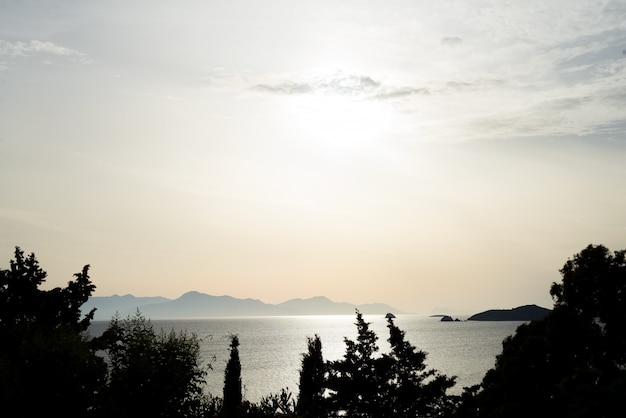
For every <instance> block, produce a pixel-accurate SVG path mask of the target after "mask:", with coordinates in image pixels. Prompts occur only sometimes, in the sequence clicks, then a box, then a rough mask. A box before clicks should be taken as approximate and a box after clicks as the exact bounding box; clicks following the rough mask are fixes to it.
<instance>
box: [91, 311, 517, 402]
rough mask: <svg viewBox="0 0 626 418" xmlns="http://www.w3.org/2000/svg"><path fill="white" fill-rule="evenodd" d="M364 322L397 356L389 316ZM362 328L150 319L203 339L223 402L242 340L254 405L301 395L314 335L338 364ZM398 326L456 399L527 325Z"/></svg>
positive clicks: (415, 322) (295, 319) (291, 319)
mask: <svg viewBox="0 0 626 418" xmlns="http://www.w3.org/2000/svg"><path fill="white" fill-rule="evenodd" d="M363 319H364V320H365V321H366V322H369V323H370V329H372V330H373V331H374V332H375V333H376V335H377V336H378V347H379V354H382V353H386V352H389V343H388V342H387V338H388V336H389V331H388V329H387V326H386V325H387V320H386V319H385V317H384V315H363ZM355 322H356V316H355V315H328V316H324V315H315V316H276V317H228V318H207V319H188V320H182V319H175V320H174V319H172V320H163V319H158V320H156V319H155V320H152V319H151V320H150V323H151V325H152V326H153V328H154V330H155V331H157V332H160V331H161V330H163V331H164V332H166V333H169V332H170V331H171V330H174V331H176V332H179V331H186V332H187V333H188V334H192V333H193V334H195V335H196V336H197V337H198V338H199V339H200V340H201V353H200V355H201V359H202V362H203V366H210V369H209V371H208V374H207V376H206V379H207V385H206V386H207V387H206V392H207V393H209V394H211V395H214V396H220V397H221V396H222V390H223V384H224V383H223V382H224V369H225V367H226V362H227V361H228V358H229V355H230V352H229V344H230V336H231V335H237V336H238V338H239V342H240V346H239V356H240V361H241V379H242V386H243V395H244V399H246V400H249V401H251V402H258V401H260V400H261V399H262V398H263V397H265V396H268V395H270V394H278V393H279V392H280V391H281V389H286V390H288V391H290V392H292V394H293V396H294V398H295V397H297V393H298V378H299V372H300V366H301V360H302V355H303V354H304V353H305V352H306V350H307V337H313V336H315V335H319V336H320V339H321V341H322V354H323V357H324V359H325V360H338V359H341V358H342V356H343V355H344V354H345V348H346V345H345V338H348V339H351V340H355V339H356V335H357V331H356V326H355V324H354V323H355ZM394 323H395V324H396V325H397V326H398V327H399V328H400V329H401V330H403V331H404V332H405V334H406V335H405V339H406V340H407V341H409V342H410V343H411V344H412V345H413V346H415V347H416V348H417V349H418V350H421V351H424V352H426V353H427V357H426V362H425V363H426V367H427V369H435V370H437V371H438V372H439V373H441V374H445V375H447V376H449V377H452V376H456V385H455V387H454V388H452V389H451V390H450V391H449V393H450V394H460V393H461V392H462V390H463V387H465V386H472V385H475V384H478V383H480V382H481V380H482V378H483V376H484V375H485V373H486V372H487V370H489V369H491V368H493V367H494V365H495V361H496V356H497V355H498V354H500V353H501V352H502V341H503V340H504V339H505V338H506V337H507V336H509V335H512V334H514V333H515V330H516V329H517V327H518V326H519V325H521V324H522V323H523V322H519V321H467V320H459V321H454V322H442V321H441V320H440V318H439V317H431V316H425V315H397V317H396V319H394ZM108 324H109V322H108V321H93V322H92V324H91V326H90V328H89V332H90V334H91V335H92V336H98V335H100V334H102V332H104V330H105V329H106V327H107V326H108Z"/></svg>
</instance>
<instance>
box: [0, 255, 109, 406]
mask: <svg viewBox="0 0 626 418" xmlns="http://www.w3.org/2000/svg"><path fill="white" fill-rule="evenodd" d="M88 272H89V266H88V265H87V266H85V267H84V268H83V270H82V272H81V273H77V274H75V275H74V276H75V280H73V281H70V282H69V283H68V285H67V287H65V288H58V287H57V288H54V289H52V290H42V289H40V286H41V285H42V284H43V283H44V282H45V279H46V277H47V273H46V272H45V271H44V270H42V269H41V267H40V266H39V262H38V261H37V259H36V257H35V255H34V254H30V255H29V256H25V255H24V252H23V251H22V250H21V249H20V248H19V247H16V248H15V258H14V259H13V260H11V262H10V268H9V269H7V270H5V269H0V341H1V344H0V403H1V404H2V406H3V409H4V411H5V412H6V414H9V413H15V414H17V415H18V416H35V415H41V414H45V415H50V414H53V415H62V416H66V417H84V416H89V415H90V414H91V412H92V408H91V407H92V399H93V397H94V396H95V394H96V393H97V392H98V391H99V390H100V389H101V387H102V386H103V385H104V382H105V373H106V367H105V365H104V362H103V361H102V359H101V358H99V357H97V356H96V354H95V350H93V348H92V347H91V345H90V344H89V340H88V338H87V337H86V335H85V334H84V333H83V331H85V330H86V329H87V327H88V326H89V322H90V320H91V318H92V317H93V311H92V312H90V313H89V314H88V315H86V316H85V317H83V318H81V311H80V307H81V305H82V304H83V303H84V302H85V301H86V300H87V299H88V298H89V296H90V295H91V293H92V292H93V290H94V289H95V286H94V285H93V284H92V283H91V281H90V279H89V274H88ZM5 416H8V415H5Z"/></svg>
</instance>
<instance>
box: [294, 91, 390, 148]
mask: <svg viewBox="0 0 626 418" xmlns="http://www.w3.org/2000/svg"><path fill="white" fill-rule="evenodd" d="M289 112H290V121H291V123H292V124H293V125H294V128H295V130H296V131H297V132H298V133H299V136H300V139H301V140H304V141H307V142H309V143H311V144H316V145H317V146H320V147H323V148H325V149H328V150H335V151H341V150H344V151H358V150H364V151H367V150H370V151H371V150H374V149H376V148H378V147H380V146H382V145H383V143H384V142H385V138H387V137H388V136H389V134H390V132H391V131H392V129H393V124H394V118H395V115H394V111H393V109H392V108H391V107H390V106H388V105H387V104H386V103H383V102H379V101H374V100H365V99H356V98H354V97H350V96H342V95H310V96H302V97H295V98H293V100H292V102H291V103H290V110H289Z"/></svg>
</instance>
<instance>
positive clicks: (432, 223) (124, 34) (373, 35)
mask: <svg viewBox="0 0 626 418" xmlns="http://www.w3.org/2000/svg"><path fill="white" fill-rule="evenodd" d="M625 163H626V1H624V0H620V1H578V0H567V1H564V0H551V1H524V2H518V1H500V0H497V1H496V0H459V1H447V0H442V1H438V2H423V1H398V0H390V1H385V2H380V1H367V0H365V1H341V2H337V1H325V0H322V1H315V2H310V1H309V2H305V1H293V0H290V1H287V0H285V1H276V0H267V1H241V0H231V1H180V2H173V1H158V0H156V1H155V0H149V1H148V0H137V1H117V0H113V1H107V2H102V1H92V0H85V1H70V0H66V1H61V0H40V1H11V0H0V267H1V268H8V266H9V261H10V260H11V259H12V258H13V253H14V249H15V247H16V246H19V247H20V248H21V249H22V250H24V251H25V252H26V253H35V255H36V256H37V259H38V260H39V262H40V265H41V267H42V268H43V269H44V270H46V271H47V272H48V279H47V281H46V283H45V285H44V287H46V288H52V287H56V286H65V285H66V284H67V282H68V281H69V280H71V279H72V275H73V274H74V273H76V272H79V271H80V270H81V269H82V267H83V266H84V265H85V264H89V265H90V275H91V279H92V281H93V282H94V284H95V285H96V290H95V292H94V295H95V296H109V295H112V294H120V295H123V294H133V295H135V296H157V295H158V296H165V297H169V298H177V297H179V296H180V295H182V294H183V293H185V292H187V291H190V290H196V291H199V292H203V293H208V294H212V295H231V296H234V297H238V298H253V299H260V300H262V301H264V302H267V303H280V302H283V301H286V300H288V299H292V298H309V297H313V296H318V295H324V296H327V297H328V298H330V299H332V300H334V301H338V302H341V301H346V302H350V303H355V304H362V303H371V302H381V303H387V304H390V305H392V306H393V307H395V308H396V309H398V310H402V311H406V312H412V313H433V312H436V311H443V310H446V312H469V313H473V312H476V311H480V310H485V309H491V308H513V307H516V306H520V305H525V304H538V305H540V306H544V307H551V306H552V299H551V298H550V295H549V289H550V285H551V284H552V283H553V282H559V281H560V280H561V275H560V273H559V269H560V268H561V267H562V266H563V264H564V263H565V262H566V261H567V260H568V259H569V258H571V257H572V256H573V255H574V254H576V253H578V252H580V251H581V250H582V249H583V248H584V247H586V246H587V245H589V244H594V245H598V244H602V245H605V246H607V247H608V248H609V249H610V250H612V251H613V250H620V249H626V215H625V214H626V188H625V180H626V164H625Z"/></svg>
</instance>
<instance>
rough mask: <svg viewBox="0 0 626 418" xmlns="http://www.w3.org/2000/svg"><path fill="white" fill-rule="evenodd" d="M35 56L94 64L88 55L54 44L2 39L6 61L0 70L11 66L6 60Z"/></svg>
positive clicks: (0, 54)
mask: <svg viewBox="0 0 626 418" xmlns="http://www.w3.org/2000/svg"><path fill="white" fill-rule="evenodd" d="M35 56H38V57H44V58H49V57H51V56H56V57H64V58H70V59H73V60H75V61H78V62H80V63H90V62H93V60H92V59H90V58H89V57H88V56H87V54H85V53H83V52H80V51H77V50H75V49H71V48H67V47H64V46H62V45H57V44H55V43H53V42H48V41H39V40H35V39H33V40H29V41H17V42H10V41H7V40H4V39H0V58H3V59H4V60H5V61H3V62H2V63H0V69H2V67H3V66H4V67H5V68H6V67H8V66H9V65H10V64H8V63H7V61H6V60H15V59H18V58H27V57H35Z"/></svg>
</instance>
